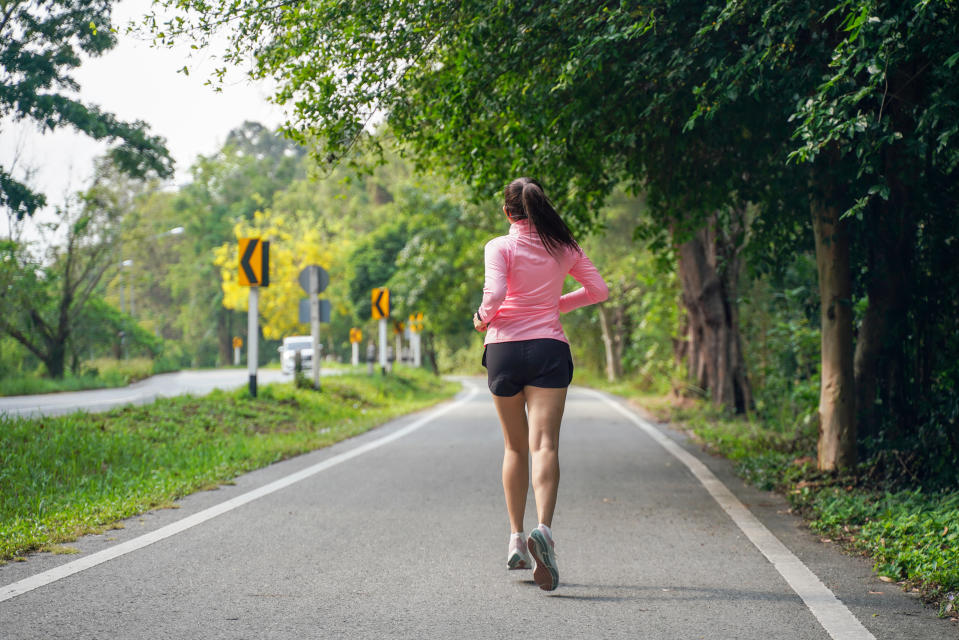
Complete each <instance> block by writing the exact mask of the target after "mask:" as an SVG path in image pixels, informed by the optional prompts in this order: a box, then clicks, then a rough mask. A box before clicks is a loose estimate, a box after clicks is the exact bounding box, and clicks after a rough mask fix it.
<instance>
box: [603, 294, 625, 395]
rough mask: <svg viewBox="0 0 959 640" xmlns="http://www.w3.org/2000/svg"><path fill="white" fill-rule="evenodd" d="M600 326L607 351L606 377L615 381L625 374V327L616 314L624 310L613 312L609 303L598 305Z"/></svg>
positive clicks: (618, 314)
mask: <svg viewBox="0 0 959 640" xmlns="http://www.w3.org/2000/svg"><path fill="white" fill-rule="evenodd" d="M598 308H599V326H600V327H601V328H602V331H603V347H604V348H605V351H606V379H607V380H609V381H610V382H615V381H616V380H618V379H619V378H621V377H622V375H623V329H622V327H621V326H618V325H621V324H622V322H617V320H618V319H619V318H615V317H614V316H620V315H622V310H621V309H617V310H616V312H613V311H612V310H611V309H610V308H609V307H607V303H605V302H604V303H602V304H599V305H598Z"/></svg>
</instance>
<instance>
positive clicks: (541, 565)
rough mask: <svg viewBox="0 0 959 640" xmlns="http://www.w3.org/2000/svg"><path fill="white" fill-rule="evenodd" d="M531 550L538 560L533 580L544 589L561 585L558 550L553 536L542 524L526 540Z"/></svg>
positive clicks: (548, 589) (534, 557)
mask: <svg viewBox="0 0 959 640" xmlns="http://www.w3.org/2000/svg"><path fill="white" fill-rule="evenodd" d="M526 543H527V545H528V546H529V552H530V553H531V554H532V556H533V559H534V560H535V561H536V569H534V570H533V580H535V581H536V584H537V585H539V588H540V589H542V590H543V591H552V590H553V589H555V588H556V587H557V586H558V585H559V570H558V569H557V568H556V551H555V550H554V549H553V537H552V536H551V535H550V534H549V531H547V530H546V528H545V527H543V526H542V525H540V526H538V527H536V528H535V529H533V530H532V531H531V532H530V534H529V539H528V540H527V541H526Z"/></svg>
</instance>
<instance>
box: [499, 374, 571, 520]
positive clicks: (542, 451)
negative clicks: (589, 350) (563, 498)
mask: <svg viewBox="0 0 959 640" xmlns="http://www.w3.org/2000/svg"><path fill="white" fill-rule="evenodd" d="M523 393H524V394H525V395H526V406H527V410H528V411H529V419H528V422H529V450H530V453H531V454H532V460H533V494H534V495H535V496H536V514H537V516H538V517H539V521H540V522H541V523H543V524H545V525H546V526H547V527H552V526H553V511H554V510H555V509H556V492H557V490H558V489H559V427H560V423H561V422H562V421H563V410H564V409H565V408H566V388H562V389H545V388H542V387H530V386H527V387H525V388H524V389H523ZM504 477H505V476H504Z"/></svg>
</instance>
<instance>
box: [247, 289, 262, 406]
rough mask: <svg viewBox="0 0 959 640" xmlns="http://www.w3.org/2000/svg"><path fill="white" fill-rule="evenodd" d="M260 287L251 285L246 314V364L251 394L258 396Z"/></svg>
mask: <svg viewBox="0 0 959 640" xmlns="http://www.w3.org/2000/svg"><path fill="white" fill-rule="evenodd" d="M259 319H260V288H259V287H250V303H249V310H248V312H247V316H246V341H247V352H246V365H247V371H249V373H250V396H252V397H254V398H255V397H256V364H257V362H258V361H259V357H260V354H259V353H258V352H257V348H258V347H259V344H258V343H259V335H257V334H259V333H260V322H259Z"/></svg>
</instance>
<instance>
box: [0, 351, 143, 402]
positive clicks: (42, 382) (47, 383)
mask: <svg viewBox="0 0 959 640" xmlns="http://www.w3.org/2000/svg"><path fill="white" fill-rule="evenodd" d="M153 374H154V362H153V360H151V359H150V358H129V359H126V360H114V359H113V358H98V359H96V360H90V361H87V362H84V363H83V367H82V369H81V373H80V374H79V375H73V374H67V375H65V376H64V377H63V378H60V379H53V378H43V377H40V376H20V377H16V378H2V379H0V396H24V395H34V394H38V393H59V392H62V391H84V390H86V389H106V388H111V387H125V386H126V385H128V384H130V383H132V382H136V381H137V380H143V379H144V378H149V377H150V376H152V375H153Z"/></svg>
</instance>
